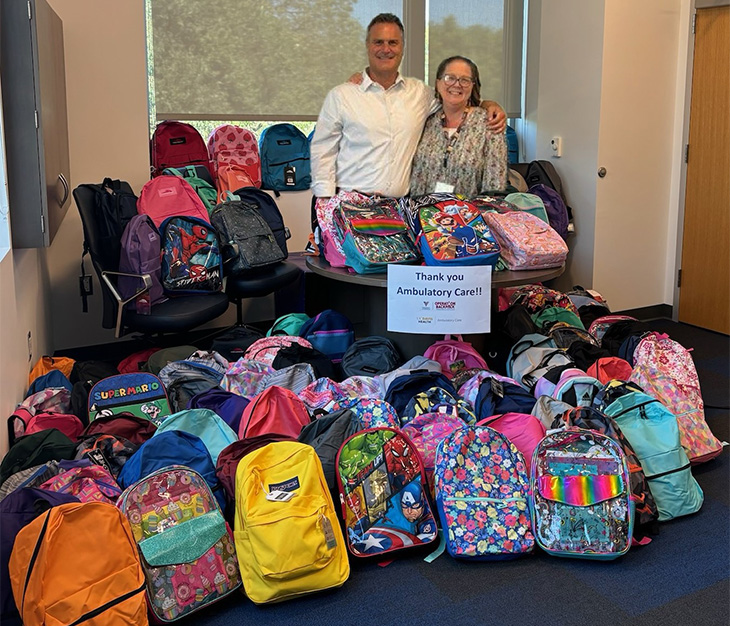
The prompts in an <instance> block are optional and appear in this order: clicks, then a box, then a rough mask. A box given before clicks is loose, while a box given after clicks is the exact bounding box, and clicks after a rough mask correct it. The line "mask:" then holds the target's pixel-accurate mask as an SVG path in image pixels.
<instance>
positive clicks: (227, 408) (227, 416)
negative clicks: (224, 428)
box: [187, 387, 251, 432]
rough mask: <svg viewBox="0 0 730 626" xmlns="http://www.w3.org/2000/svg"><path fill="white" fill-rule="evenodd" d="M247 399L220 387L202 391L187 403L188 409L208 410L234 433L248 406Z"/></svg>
mask: <svg viewBox="0 0 730 626" xmlns="http://www.w3.org/2000/svg"><path fill="white" fill-rule="evenodd" d="M249 402H251V400H249V399H248V398H244V397H243V396H239V395H238V394H237V393H233V392H231V391H226V390H225V389H221V388H220V387H213V388H212V389H208V390H207V391H203V392H201V393H199V394H197V395H195V396H193V397H192V398H190V401H189V402H188V406H187V408H188V409H210V410H212V411H215V413H216V414H217V415H218V416H219V417H221V419H223V421H224V422H225V423H226V424H228V425H229V426H230V427H231V428H232V429H233V430H234V431H235V432H238V428H239V426H240V425H241V416H242V415H243V410H244V409H245V408H246V407H247V406H248V404H249Z"/></svg>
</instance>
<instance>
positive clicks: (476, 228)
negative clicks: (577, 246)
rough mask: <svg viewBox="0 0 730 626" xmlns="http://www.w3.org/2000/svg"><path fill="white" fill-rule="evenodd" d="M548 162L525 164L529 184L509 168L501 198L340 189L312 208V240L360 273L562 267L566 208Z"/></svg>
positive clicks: (334, 263) (568, 226)
mask: <svg viewBox="0 0 730 626" xmlns="http://www.w3.org/2000/svg"><path fill="white" fill-rule="evenodd" d="M549 165H550V164H549V163H547V162H545V161H533V162H532V163H530V164H529V167H528V169H527V170H526V172H525V175H526V176H527V178H528V179H529V180H530V181H531V185H530V186H529V187H528V186H527V183H526V181H525V179H524V178H523V177H522V176H521V175H520V174H519V173H517V172H514V174H515V176H517V177H519V179H520V181H521V182H518V181H515V183H516V184H517V185H518V187H512V186H510V187H509V188H508V191H509V193H504V194H500V195H499V196H497V195H483V196H478V197H475V198H463V197H461V196H458V195H453V194H449V193H433V194H429V195H425V196H417V197H410V196H408V197H404V198H400V199H393V198H381V197H379V196H366V195H363V194H360V193H357V192H350V191H341V192H339V193H338V194H337V195H336V196H333V197H332V198H331V199H330V200H329V201H328V202H327V203H318V204H317V205H316V221H317V228H316V232H315V241H317V243H318V245H319V251H320V253H321V254H322V255H323V256H324V257H325V258H326V259H327V261H328V262H329V263H330V265H332V266H333V267H349V268H351V269H352V270H353V271H355V272H357V273H359V274H368V273H376V272H384V271H385V268H386V266H387V265H388V264H390V263H423V264H424V265H432V266H442V267H452V266H464V265H491V266H494V267H495V269H496V270H500V269H509V270H537V269H549V268H554V267H560V266H561V265H563V263H565V260H566V258H567V255H568V246H567V244H566V240H567V238H568V233H569V232H570V231H571V226H572V224H571V212H570V209H569V207H568V206H567V204H566V203H565V197H564V196H563V195H562V186H561V184H560V178H559V176H558V175H557V172H555V169H554V168H552V167H550V168H548V167H547V166H549ZM558 190H560V191H558Z"/></svg>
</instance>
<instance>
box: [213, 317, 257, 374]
mask: <svg viewBox="0 0 730 626" xmlns="http://www.w3.org/2000/svg"><path fill="white" fill-rule="evenodd" d="M263 336H264V335H263V334H262V333H261V331H260V330H258V329H257V328H253V327H251V326H246V325H242V326H233V327H232V328H229V329H228V330H226V331H225V332H223V333H221V334H220V335H216V337H215V339H213V343H212V344H211V350H215V351H216V352H218V354H220V355H221V356H223V357H225V358H226V359H227V360H228V362H229V363H230V364H233V363H235V362H236V361H238V359H240V358H243V355H244V354H245V352H246V350H247V349H248V348H249V347H250V346H251V344H252V343H253V342H254V341H256V340H257V339H261V338H262V337H263Z"/></svg>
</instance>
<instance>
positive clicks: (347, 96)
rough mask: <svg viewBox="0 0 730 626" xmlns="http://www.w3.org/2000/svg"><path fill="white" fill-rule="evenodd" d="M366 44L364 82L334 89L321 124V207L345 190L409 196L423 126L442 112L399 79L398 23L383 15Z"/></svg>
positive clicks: (317, 155)
mask: <svg viewBox="0 0 730 626" xmlns="http://www.w3.org/2000/svg"><path fill="white" fill-rule="evenodd" d="M365 44H366V48H367V52H368V63H369V65H368V67H367V68H366V69H365V71H364V72H363V74H362V82H361V83H360V84H354V83H351V82H348V83H345V84H343V85H338V86H337V87H335V88H334V89H332V90H331V91H330V92H329V93H328V94H327V97H326V98H325V101H324V104H323V105H322V110H321V111H320V114H319V119H318V120H317V126H316V130H315V132H314V137H313V138H312V145H311V159H312V192H313V194H314V195H315V196H316V197H317V198H318V199H319V202H322V201H324V200H327V199H329V197H330V196H333V195H335V193H336V192H337V190H338V189H346V190H350V191H359V192H361V193H365V194H378V195H382V196H387V197H401V196H405V195H407V193H408V187H409V180H410V176H411V161H412V160H413V155H414V154H415V152H416V148H417V146H418V140H419V138H420V136H421V132H422V131H423V125H424V123H425V121H426V118H427V117H428V116H429V114H430V113H432V112H433V111H435V110H436V108H437V104H436V101H435V99H434V95H433V90H432V89H431V88H430V87H428V86H427V85H426V84H424V83H423V81H420V80H418V79H415V78H404V77H402V76H401V75H400V74H399V73H398V68H399V67H400V63H401V60H402V58H403V47H404V37H403V24H402V23H401V21H400V19H399V18H398V17H397V16H395V15H393V14H391V13H381V14H380V15H377V16H376V17H375V18H373V20H372V21H371V22H370V25H369V26H368V30H367V37H366V41H365ZM485 105H486V106H485ZM482 106H485V108H486V109H487V111H488V113H489V114H490V118H491V124H490V129H491V130H493V131H494V132H502V131H503V130H504V127H505V124H506V116H505V113H504V111H503V110H502V108H501V107H500V106H499V105H498V104H496V103H494V102H485V103H482Z"/></svg>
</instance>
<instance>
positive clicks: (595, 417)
mask: <svg viewBox="0 0 730 626" xmlns="http://www.w3.org/2000/svg"><path fill="white" fill-rule="evenodd" d="M571 426H574V427H576V428H584V429H587V430H595V431H597V432H599V433H602V434H604V435H606V436H608V437H610V438H611V439H613V440H614V441H615V442H617V443H618V444H619V445H620V446H621V449H622V450H623V451H624V455H626V463H627V465H628V468H629V479H630V482H631V500H632V502H633V506H634V537H636V536H639V535H645V534H646V533H647V532H649V533H651V534H656V522H657V518H658V517H659V513H658V511H657V507H656V502H655V501H654V496H653V495H652V493H651V490H650V489H649V485H648V483H647V481H646V476H645V475H644V470H642V469H641V464H640V463H639V459H638V458H637V457H636V453H635V452H634V449H633V448H632V447H631V444H630V443H629V441H628V439H626V437H625V436H624V434H623V433H622V432H621V429H620V428H619V427H618V424H616V422H615V421H614V420H613V419H612V418H610V417H608V415H605V414H604V413H601V412H600V411H598V410H597V409H594V408H584V407H579V408H576V409H571V410H570V411H567V412H566V413H563V415H562V416H561V417H559V418H557V419H556V420H555V421H554V422H553V423H552V425H551V428H565V427H571Z"/></svg>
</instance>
